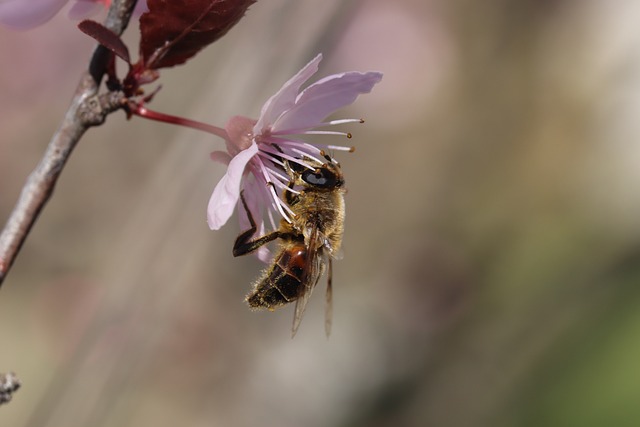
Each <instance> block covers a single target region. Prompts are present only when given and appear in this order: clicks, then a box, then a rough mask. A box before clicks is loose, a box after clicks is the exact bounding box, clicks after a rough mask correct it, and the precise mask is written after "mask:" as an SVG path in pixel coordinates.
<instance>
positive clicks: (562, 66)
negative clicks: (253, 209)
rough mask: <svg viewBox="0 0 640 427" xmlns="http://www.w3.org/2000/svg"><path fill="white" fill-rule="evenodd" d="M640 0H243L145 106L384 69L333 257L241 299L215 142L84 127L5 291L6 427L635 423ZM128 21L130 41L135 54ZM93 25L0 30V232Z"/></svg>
mask: <svg viewBox="0 0 640 427" xmlns="http://www.w3.org/2000/svg"><path fill="white" fill-rule="evenodd" d="M638 16H640V2H638V1H619V2H608V1H605V0H583V1H577V0H546V1H539V0H537V1H535V0H487V1H483V2H477V1H472V0H456V1H444V0H397V1H394V2H388V1H384V0H362V1H340V0H325V1H322V2H318V1H312V0H270V1H259V2H258V3H256V4H254V5H253V6H252V7H251V8H250V9H249V13H248V15H247V16H246V18H245V19H243V20H242V21H241V22H240V23H239V24H238V25H237V26H236V27H235V28H234V29H233V30H232V31H231V32H230V33H229V34H228V35H227V36H226V37H224V38H223V39H221V40H220V41H219V42H217V43H215V44H214V45H213V46H211V47H210V48H209V49H207V50H206V51H204V52H203V53H202V54H200V55H198V56H197V57H196V58H195V59H194V60H192V61H191V62H190V63H189V64H187V65H185V66H180V67H176V68H175V69H171V70H168V71H164V72H163V74H162V79H161V83H162V86H163V88H162V90H161V91H160V93H159V94H158V95H157V96H156V98H155V99H154V101H153V103H152V104H151V105H150V107H151V108H153V109H156V110H159V111H163V112H166V113H170V114H177V115H184V116H186V117H190V118H193V119H196V120H202V121H207V122H210V123H213V124H217V125H223V124H224V123H225V122H226V120H227V119H228V118H229V117H231V116H233V115H237V114H241V115H247V116H250V117H257V116H258V114H259V111H260V107H261V106H262V104H263V103H264V101H265V100H266V99H267V98H268V97H269V96H270V95H271V94H273V93H274V92H275V91H276V90H277V89H278V88H279V87H280V86H281V84H282V83H283V82H284V81H286V80H287V79H288V78H289V77H290V76H291V75H293V74H294V73H295V72H296V71H297V70H298V69H299V68H300V67H301V66H302V65H304V64H305V63H307V62H308V61H309V60H310V59H311V58H313V57H314V56H315V55H316V54H317V53H318V52H323V53H324V57H325V60H324V61H323V63H322V66H321V71H320V73H319V76H322V75H327V74H330V73H334V72H341V71H346V70H360V71H367V70H379V71H382V72H384V74H385V76H384V79H383V81H382V83H380V84H379V85H378V86H377V87H376V88H375V89H374V90H373V92H372V93H371V94H370V95H365V96H362V97H360V98H359V99H358V101H357V102H356V103H355V104H354V105H353V106H351V107H350V108H349V109H346V110H344V111H342V112H340V113H339V114H338V115H337V117H364V118H365V119H366V123H365V124H364V125H358V126H351V127H347V128H346V129H345V130H349V131H351V132H353V134H354V138H353V139H352V140H350V141H349V142H350V143H353V144H354V145H355V146H356V152H355V153H354V154H342V153H338V154H337V157H338V158H339V160H340V161H341V163H342V165H343V169H344V172H345V176H346V180H347V186H348V194H347V196H346V201H347V219H346V232H345V237H344V259H343V260H342V261H339V262H337V263H334V327H333V333H332V336H331V337H330V339H328V340H327V339H326V338H325V336H324V329H323V328H324V320H323V309H324V307H323V303H324V298H323V293H324V286H325V280H323V279H321V281H320V283H319V285H318V288H317V289H316V292H315V294H314V297H313V298H312V299H311V301H310V304H309V307H308V309H307V313H306V316H305V319H304V321H303V322H302V325H301V327H300V330H299V331H298V335H297V336H296V337H295V339H293V340H292V339H291V338H290V327H291V320H292V317H293V307H287V308H283V309H281V310H278V311H276V312H274V313H269V312H264V313H263V312H251V311H249V310H248V308H247V306H246V305H245V303H244V302H243V298H244V296H245V294H246V293H247V292H248V291H249V289H250V287H251V283H252V281H253V280H254V278H255V277H256V276H257V275H258V274H259V271H260V269H261V268H262V265H261V264H260V263H259V261H258V260H257V259H255V258H252V257H243V258H238V259H235V258H233V257H232V255H231V247H232V245H233V241H234V239H235V237H236V235H237V234H238V233H239V231H240V230H239V228H238V225H237V221H236V220H235V219H232V220H231V221H230V222H229V223H228V225H227V226H225V227H224V229H223V230H221V231H219V232H211V231H209V229H208V227H207V225H206V221H205V211H206V206H207V201H208V199H209V196H210V194H211V191H212V190H213V188H214V186H215V184H216V182H217V180H218V179H219V178H220V177H221V176H222V174H223V173H224V169H223V167H222V166H221V165H219V164H214V163H213V162H211V161H210V160H209V157H208V156H209V153H210V152H211V151H213V150H218V149H221V147H223V142H222V141H220V140H217V139H216V138H214V137H211V136H210V135H206V134H202V133H199V132H197V131H193V130H189V129H178V128H177V127H174V126H168V125H165V124H159V123H153V122H147V121H144V120H142V119H133V120H131V121H127V120H126V118H125V117H124V114H123V113H120V112H119V113H116V114H114V115H112V116H110V117H109V118H108V120H107V122H106V123H105V124H104V125H103V126H101V127H99V128H94V129H91V130H90V131H89V132H88V133H87V134H86V135H85V137H84V138H83V140H82V141H81V142H80V144H79V145H78V147H77V148H76V150H75V152H74V153H73V155H72V158H71V161H70V163H69V164H68V166H67V168H66V169H65V170H64V172H63V174H62V177H61V179H60V181H59V182H58V186H57V188H56V192H55V194H54V196H53V198H52V200H51V201H50V203H49V204H48V205H47V207H46V208H45V210H44V212H43V214H42V215H41V218H40V219H39V220H38V222H37V224H36V226H35V228H34V229H33V231H32V234H31V236H30V237H29V239H28V240H27V243H26V245H25V246H24V248H23V251H22V253H21V254H20V256H19V257H18V259H17V261H16V264H15V265H14V267H13V270H12V271H11V273H10V274H9V276H8V278H7V279H6V281H5V283H4V285H3V287H2V290H1V291H0V340H1V342H2V344H0V372H6V371H15V372H16V373H17V374H18V376H19V378H20V379H21V380H22V382H23V384H24V385H23V388H22V389H21V390H20V391H19V392H18V393H17V394H16V395H15V397H14V399H13V401H12V402H11V403H10V404H8V405H5V406H3V407H0V426H3V427H4V426H11V427H13V426H17V427H22V426H26V427H43V426H45V427H54V426H56V427H57V426H64V427H76V426H77V427H89V426H90V427H102V426H104V427H125V426H137V427H139V426H154V427H164V426H175V425H182V426H190V427H191V426H195V427H200V426H256V425H260V426H264V427H268V426H274V427H276V426H277V427H298V426H305V427H320V426H337V427H360V426H375V427H382V426H491V427H496V426H581V427H585V426H605V425H606V426H610V425H615V426H637V425H640V405H638V402H640V367H639V366H638V360H640V287H639V286H638V285H639V284H640V191H639V190H638V185H637V183H638V180H639V179H640V167H638V165H639V164H640V142H639V141H640V138H639V137H640V120H639V119H638V118H639V117H640V30H639V29H638V26H637V17H638ZM136 39H137V27H136V25H135V24H133V25H132V26H131V27H130V28H129V29H128V31H127V36H126V40H127V41H128V42H129V45H130V49H131V50H132V52H135V51H136V49H135V47H134V46H135V45H136V44H135V43H136ZM92 48H93V42H92V41H91V40H90V39H89V38H88V37H86V36H84V35H82V34H81V33H80V32H79V31H78V30H77V29H76V28H75V24H74V23H72V22H70V21H69V20H68V19H67V18H66V16H64V14H61V15H60V16H58V17H56V18H55V19H54V20H52V21H51V22H49V23H47V24H46V25H44V26H42V27H40V28H38V29H35V30H32V31H29V32H11V31H9V30H6V29H0V56H1V57H2V58H3V60H2V67H1V68H0V129H2V132H1V135H0V222H1V223H4V221H5V220H6V218H7V217H8V215H9V213H10V211H11V209H12V208H13V205H14V203H15V201H16V200H17V198H18V195H19V192H20V189H21V186H22V184H23V182H24V180H25V179H26V177H27V175H28V174H29V172H30V171H31V170H32V169H33V167H34V166H35V165H36V164H37V162H38V161H39V159H40V156H41V154H42V153H43V151H44V149H45V147H46V144H47V142H48V141H49V138H50V137H51V135H52V134H53V133H54V131H55V129H56V127H57V125H58V123H59V121H60V119H61V117H62V116H63V114H64V112H65V110H66V108H67V106H68V103H69V100H70V99H71V95H72V93H73V90H74V88H75V85H76V84H77V81H78V78H79V76H80V74H81V72H82V70H83V69H84V68H85V67H86V64H87V60H88V58H89V56H90V53H91V51H92Z"/></svg>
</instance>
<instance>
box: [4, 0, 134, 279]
mask: <svg viewBox="0 0 640 427" xmlns="http://www.w3.org/2000/svg"><path fill="white" fill-rule="evenodd" d="M135 4H136V0H120V1H118V0H116V1H114V2H113V4H112V5H111V8H110V9H109V14H108V16H107V19H106V20H105V23H104V25H105V26H106V27H107V28H109V29H110V30H112V31H113V32H115V33H116V34H122V32H123V31H124V29H125V28H126V27H127V24H128V23H129V18H130V16H131V12H132V11H133V7H134V6H135ZM108 60H109V52H108V51H107V50H106V49H105V48H103V47H102V46H98V47H97V48H96V50H95V51H94V53H93V56H92V58H91V62H90V64H89V68H88V70H87V71H86V72H85V73H84V74H83V75H82V77H81V78H80V82H79V84H78V87H77V88H76V92H75V94H74V96H73V99H72V101H71V106H70V107H69V109H68V110H67V113H66V114H65V116H64V119H63V121H62V123H61V125H60V127H59V128H58V130H57V131H56V133H55V134H54V135H53V138H52V139H51V141H50V142H49V145H48V147H47V150H46V151H45V153H44V155H43V157H42V159H41V160H40V163H39V164H38V166H36V168H35V169H34V171H33V172H31V174H30V175H29V178H28V179H27V182H26V183H25V185H24V187H23V188H22V192H21V194H20V198H19V199H18V202H17V203H16V206H15V207H14V209H13V211H12V212H11V215H10V216H9V219H8V220H7V223H6V225H5V227H4V228H3V229H2V232H0V287H1V286H2V282H3V281H4V279H5V277H6V276H7V273H8V271H9V269H10V268H11V266H12V265H13V262H14V260H15V258H16V256H17V255H18V252H19V251H20V248H21V247H22V245H23V243H24V242H25V240H26V238H27V236H28V234H29V231H30V230H31V227H33V224H34V223H35V221H36V219H37V218H38V215H39V214H40V212H41V211H42V209H43V208H44V205H45V204H46V203H47V201H48V200H49V198H50V197H51V194H52V193H53V189H54V187H55V184H56V182H57V181H58V177H59V176H60V173H61V172H62V169H64V166H65V165H66V163H67V161H68V160H69V156H70V155H71V152H72V151H73V149H74V148H75V146H76V144H77V143H78V141H79V140H80V138H81V137H82V135H83V134H84V133H85V131H86V130H87V129H88V128H89V127H91V126H97V125H100V124H102V123H103V122H104V120H105V118H106V116H107V115H108V114H109V113H111V112H113V111H115V110H116V109H118V108H121V107H122V105H121V103H120V101H119V97H118V94H113V93H109V94H107V95H104V96H101V97H99V96H98V95H97V94H98V90H99V88H100V82H101V80H102V77H103V76H104V73H105V69H106V65H107V63H108Z"/></svg>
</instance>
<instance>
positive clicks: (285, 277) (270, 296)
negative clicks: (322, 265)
mask: <svg viewBox="0 0 640 427" xmlns="http://www.w3.org/2000/svg"><path fill="white" fill-rule="evenodd" d="M306 262H307V250H306V248H305V247H304V246H294V247H293V248H289V249H285V250H283V251H282V252H281V253H280V254H278V256H277V257H276V259H275V261H274V263H273V266H272V267H271V268H269V269H268V270H266V272H265V274H264V276H263V278H262V279H261V280H260V281H259V282H258V283H257V284H256V286H255V288H254V289H253V291H251V293H250V294H249V295H247V298H246V300H247V303H248V304H249V306H250V307H253V308H267V309H270V310H273V309H275V308H277V307H279V306H281V305H284V304H287V303H289V302H292V301H295V300H296V299H298V297H299V296H300V292H301V289H302V286H303V285H302V283H303V279H304V278H303V275H304V270H305V265H306Z"/></svg>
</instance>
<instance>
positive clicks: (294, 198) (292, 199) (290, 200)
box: [284, 181, 300, 206]
mask: <svg viewBox="0 0 640 427" xmlns="http://www.w3.org/2000/svg"><path fill="white" fill-rule="evenodd" d="M293 186H294V182H293V181H289V185H288V186H287V188H289V189H292V188H293ZM299 199H300V195H299V194H295V193H294V192H292V191H285V192H284V200H285V202H287V204H288V205H289V206H293V205H295V204H296V203H298V201H299Z"/></svg>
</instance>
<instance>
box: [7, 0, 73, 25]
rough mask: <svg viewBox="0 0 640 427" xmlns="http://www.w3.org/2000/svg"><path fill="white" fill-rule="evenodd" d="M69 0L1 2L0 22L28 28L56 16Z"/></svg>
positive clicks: (13, 0)
mask: <svg viewBox="0 0 640 427" xmlns="http://www.w3.org/2000/svg"><path fill="white" fill-rule="evenodd" d="M67 1H68V0H8V1H4V2H0V24H1V25H4V26H6V27H9V28H12V29H14V30H28V29H30V28H35V27H37V26H38V25H42V24H44V23H45V22H47V21H48V20H50V19H51V18H53V17H54V16H55V14H56V13H58V12H59V11H60V9H62V7H63V6H64V5H65V4H66V3H67Z"/></svg>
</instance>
